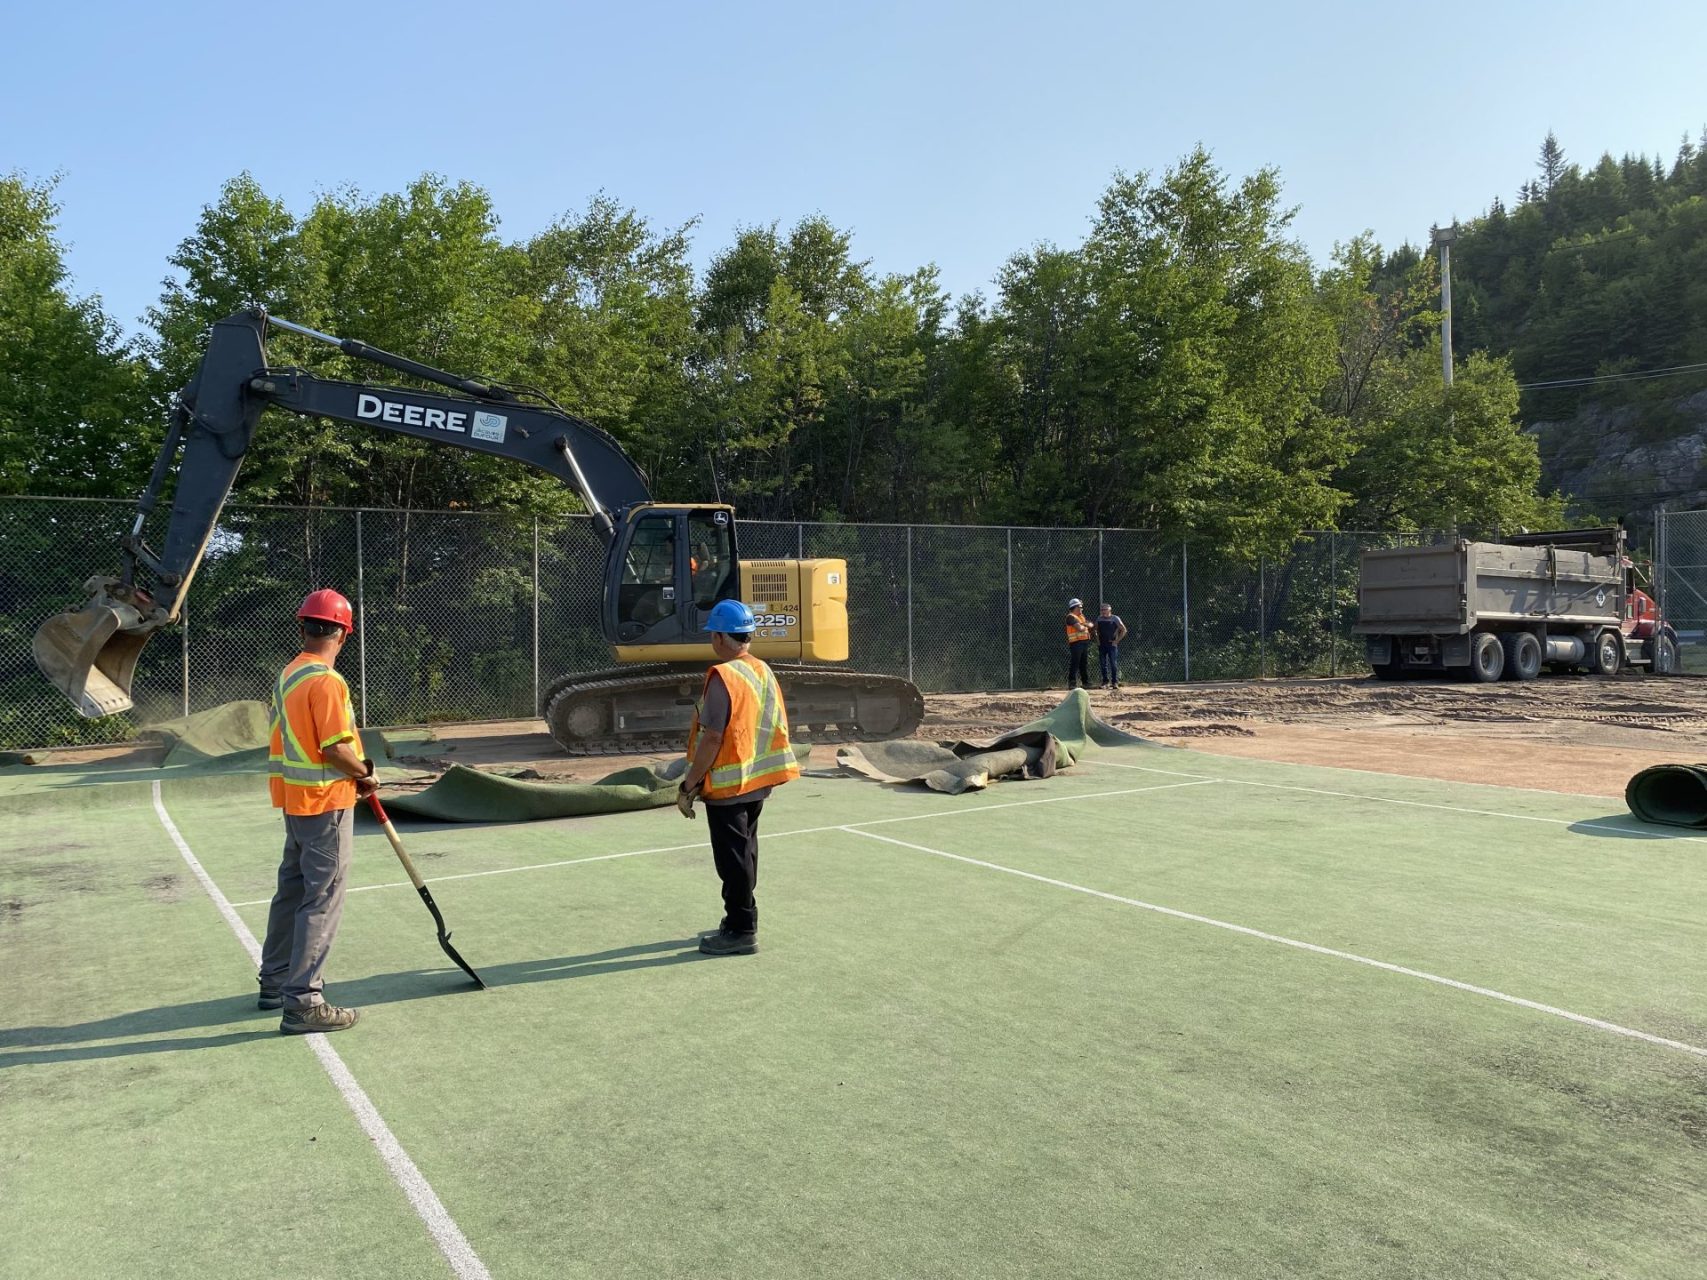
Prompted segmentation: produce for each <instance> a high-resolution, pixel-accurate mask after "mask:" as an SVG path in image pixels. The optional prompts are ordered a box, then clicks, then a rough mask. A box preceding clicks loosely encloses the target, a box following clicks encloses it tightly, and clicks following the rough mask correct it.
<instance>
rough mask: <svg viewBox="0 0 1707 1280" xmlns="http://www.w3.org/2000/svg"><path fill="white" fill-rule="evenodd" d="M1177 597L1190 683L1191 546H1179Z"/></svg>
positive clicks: (1186, 673)
mask: <svg viewBox="0 0 1707 1280" xmlns="http://www.w3.org/2000/svg"><path fill="white" fill-rule="evenodd" d="M1179 596H1180V609H1181V611H1182V612H1183V613H1184V615H1185V624H1184V626H1183V627H1181V629H1180V634H1181V636H1182V637H1183V638H1184V640H1185V678H1186V681H1187V683H1190V681H1191V544H1190V543H1188V542H1181V543H1180V544H1179Z"/></svg>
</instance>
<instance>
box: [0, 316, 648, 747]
mask: <svg viewBox="0 0 1707 1280" xmlns="http://www.w3.org/2000/svg"><path fill="white" fill-rule="evenodd" d="M269 326H273V327H277V328H282V329H286V330H288V331H290V332H293V333H297V334H301V335H303V336H306V337H309V338H313V339H315V340H317V341H321V342H326V343H329V344H331V345H333V346H336V347H338V348H339V349H340V350H341V351H343V352H344V354H346V355H348V356H351V357H353V358H356V359H359V360H364V361H367V362H369V363H373V364H378V365H382V366H385V367H387V368H391V369H396V370H397V371H398V372H401V373H406V374H409V375H410V376H411V377H415V378H419V379H421V380H423V381H427V382H434V383H438V384H439V385H441V386H445V387H448V388H450V389H451V390H453V391H455V392H457V393H458V394H457V395H456V396H443V395H436V394H433V393H431V392H426V391H420V390H417V389H414V388H401V387H386V386H374V385H369V384H366V383H356V382H344V381H339V380H337V379H331V378H322V377H319V376H317V375H315V374H312V373H309V372H307V371H306V370H303V369H297V368H273V367H270V366H269V365H268V364H267V355H266V334H267V329H268V327H269ZM269 408H277V409H283V410H286V411H287V412H292V413H296V414H300V415H303V416H309V417H319V418H333V419H336V420H337V421H340V422H348V423H353V424H356V425H358V426H367V427H372V428H375V429H377V430H381V431H389V432H392V433H395V434H398V435H407V436H414V437H416V438H418V439H424V440H429V441H432V442H434V443H437V444H448V445H451V446H453V447H456V448H462V449H470V450H473V451H474V452H477V453H486V454H491V455H493V456H496V457H500V458H508V459H510V460H512V461H514V462H520V463H523V464H525V465H527V466H531V467H535V468H537V469H539V470H541V471H545V472H548V473H549V474H551V475H554V476H556V477H557V478H558V479H559V480H561V481H563V483H565V484H567V485H569V486H570V487H571V488H573V489H574V490H575V491H576V492H577V493H578V494H580V496H581V500H582V502H583V503H584V504H585V505H586V507H587V510H588V512H589V513H591V515H592V517H593V522H594V524H595V525H597V527H598V528H599V531H600V533H601V534H602V535H603V536H604V537H605V538H606V540H607V541H608V540H609V539H610V538H611V537H612V536H613V535H614V531H615V521H616V519H617V516H618V514H619V513H620V512H621V511H622V510H623V509H624V508H626V507H629V506H631V505H634V504H638V503H645V502H648V501H649V500H650V498H651V494H650V492H649V490H648V489H647V485H646V478H645V476H643V475H642V474H641V472H640V470H639V468H637V467H636V466H635V465H634V463H633V462H631V461H630V460H629V458H628V456H627V455H626V454H625V453H623V451H622V446H621V445H619V444H617V442H616V441H615V440H614V439H612V438H611V437H610V436H609V435H607V434H606V433H605V432H603V431H601V430H599V429H598V428H597V427H595V426H593V425H592V424H591V423H589V422H584V421H582V420H581V419H579V418H576V417H574V416H572V415H570V414H567V413H565V412H563V411H562V410H561V409H559V408H557V407H556V406H555V405H551V406H543V405H540V404H535V403H531V402H529V401H526V400H524V399H522V398H521V395H520V394H519V393H516V392H513V391H510V390H507V389H505V388H502V387H498V386H495V385H493V384H491V383H487V382H481V381H478V380H476V379H472V378H463V377H459V376H458V375H456V374H453V373H448V372H446V371H444V370H442V369H435V368H433V367H432V366H431V365H425V364H421V363H420V362H418V361H415V360H410V359H407V358H406V357H403V356H398V355H393V354H392V353H390V352H388V351H381V350H380V349H378V348H377V347H371V346H368V345H367V344H366V343H363V342H356V341H354V340H352V339H346V338H336V337H333V336H332V335H330V334H325V333H321V332H319V331H318V330H315V329H310V328H307V327H306V326H304V325H298V324H293V323H291V322H290V321H288V320H280V319H277V318H276V317H269V316H268V315H267V314H266V313H265V312H263V311H259V310H254V311H242V312H238V313H237V314H236V315H233V316H229V317H227V318H226V319H224V320H221V321H220V322H219V323H218V324H215V325H214V326H213V328H212V331H211V333H210V335H209V339H208V345H207V349H206V351H205V352H204V353H203V355H202V361H201V364H200V366H199V367H198V368H197V370H196V374H195V376H194V377H193V378H192V379H191V380H190V382H189V385H188V386H186V387H185V388H184V389H183V390H182V391H181V392H180V393H179V394H178V396H177V398H176V400H175V402H174V404H173V408H172V419H171V422H170V424H169V427H168V430H167V433H166V439H165V441H164V442H163V443H162V444H161V447H160V453H159V455H158V456H157V457H156V458H155V461H154V470H153V474H152V475H151V476H150V477H149V481H148V487H147V488H146V489H145V490H144V491H143V494H142V497H141V499H140V500H139V501H138V503H137V512H136V519H135V521H134V523H133V524H132V526H131V531H130V533H129V534H127V535H126V536H125V537H124V538H123V540H122V541H121V543H120V556H121V564H122V568H121V570H120V572H119V574H118V575H117V576H115V577H95V578H91V579H90V580H89V581H88V582H87V583H86V584H85V591H86V592H87V595H86V597H85V600H84V602H83V603H82V604H81V605H77V606H74V607H73V608H71V609H68V610H66V611H65V612H64V613H60V614H56V615H55V616H53V617H52V618H49V619H48V620H47V621H46V622H44V623H43V624H42V625H41V626H40V627H39V628H38V629H37V631H36V633H35V636H34V637H33V639H32V640H31V644H30V649H31V653H32V654H33V656H34V657H35V661H36V666H37V667H38V668H40V670H41V673H42V675H44V676H45V677H46V678H47V679H48V681H49V682H50V683H51V684H52V685H53V686H54V687H55V688H56V689H58V690H59V691H60V692H61V693H63V694H64V695H65V696H66V698H68V699H69V700H70V702H71V705H72V706H73V707H75V708H76V710H77V711H78V713H79V714H81V715H84V716H88V717H91V718H92V717H96V716H108V715H114V714H116V713H118V712H120V711H125V710H128V709H129V708H130V706H131V705H132V703H131V696H130V685H131V680H132V678H133V676H134V675H135V672H136V663H137V659H138V657H139V656H140V654H141V652H142V648H143V645H144V644H145V643H146V642H147V640H148V637H149V635H151V634H152V633H153V632H154V631H156V630H158V629H159V628H160V627H163V626H166V625H168V624H169V623H171V622H174V621H176V620H177V617H178V613H179V610H180V608H181V606H182V604H183V601H184V598H185V595H186V593H187V592H188V591H189V588H190V582H191V580H192V579H193V578H194V577H195V573H196V569H197V568H198V567H199V566H200V564H201V561H202V556H203V554H204V553H205V552H206V550H207V544H208V539H209V538H210V537H212V536H213V531H214V529H215V527H216V526H217V525H218V522H219V512H220V509H221V508H222V507H223V506H224V505H225V499H226V496H227V495H228V494H229V493H230V492H231V486H232V484H233V483H234V482H235V481H236V479H237V471H238V468H239V467H240V466H241V465H242V463H243V457H244V455H245V454H246V453H247V452H248V449H249V443H250V440H251V439H252V438H253V436H254V433H255V429H256V425H257V424H258V422H259V421H260V417H261V415H262V413H263V412H265V411H266V410H267V409H269ZM174 462H176V464H177V465H176V468H175V470H176V474H177V489H176V491H175V493H174V495H173V500H172V512H171V518H170V520H169V521H168V523H167V526H166V534H165V541H164V543H163V544H162V547H161V549H160V550H159V551H158V552H157V551H155V550H154V548H152V547H150V546H149V545H148V543H147V542H145V541H144V540H143V527H144V525H145V523H146V521H147V519H148V516H149V515H150V514H151V513H152V512H153V510H154V508H155V505H156V503H157V502H158V501H159V498H160V495H161V493H162V491H163V489H164V487H165V483H166V480H167V478H168V476H169V475H170V474H172V473H173V471H174V466H173V464H174Z"/></svg>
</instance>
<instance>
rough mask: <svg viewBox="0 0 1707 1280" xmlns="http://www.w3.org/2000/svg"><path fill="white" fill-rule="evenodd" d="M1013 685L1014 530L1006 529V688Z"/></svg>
mask: <svg viewBox="0 0 1707 1280" xmlns="http://www.w3.org/2000/svg"><path fill="white" fill-rule="evenodd" d="M1013 687H1014V531H1013V529H1012V528H1009V529H1008V688H1010V689H1012V688H1013Z"/></svg>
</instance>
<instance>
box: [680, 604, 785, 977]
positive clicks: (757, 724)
mask: <svg viewBox="0 0 1707 1280" xmlns="http://www.w3.org/2000/svg"><path fill="white" fill-rule="evenodd" d="M705 626H706V630H707V631H709V632H710V633H711V648H712V652H713V653H715V654H716V656H717V662H716V664H715V665H713V666H712V668H711V669H710V670H709V671H707V672H706V673H705V687H704V690H703V692H702V693H701V695H700V700H699V703H698V705H697V706H696V707H695V708H694V714H693V723H692V726H691V727H690V729H689V731H688V747H687V755H688V767H687V772H686V773H685V774H683V776H682V782H681V788H680V794H679V796H678V797H677V801H676V805H677V808H679V809H681V811H682V812H683V813H684V814H686V815H687V816H689V817H692V816H693V801H694V799H695V798H696V797H700V798H703V799H704V800H705V821H706V825H707V827H709V828H710V832H711V857H712V862H713V864H714V865H715V866H716V867H717V876H718V879H719V880H721V881H722V882H723V919H722V921H721V922H720V923H719V925H718V927H717V930H716V931H715V932H713V933H708V934H705V935H704V936H702V937H701V938H700V942H699V949H700V950H701V951H703V952H704V953H705V954H706V955H708V956H747V955H752V954H753V953H754V952H755V951H757V950H758V949H759V940H758V932H759V907H758V902H757V901H756V899H755V897H754V891H755V890H756V889H757V888H758V884H759V814H760V812H761V811H762V810H763V809H764V807H765V798H766V797H767V796H769V795H770V793H771V791H772V790H774V789H775V788H776V787H779V786H781V785H782V784H783V783H785V782H789V781H792V780H793V779H795V778H798V777H799V776H800V766H799V764H797V763H796V762H795V759H794V752H793V751H792V750H791V748H790V747H789V742H788V712H787V710H786V709H785V708H784V706H783V703H782V689H781V687H780V686H779V685H778V684H777V680H776V676H775V675H774V674H773V673H772V671H771V669H770V667H769V666H767V665H766V664H765V663H763V662H761V661H760V660H759V659H757V658H755V657H754V656H753V655H752V653H751V645H752V642H753V630H754V627H755V622H754V618H753V611H752V610H751V609H749V608H748V607H747V606H746V605H744V604H742V603H741V602H740V601H739V600H722V601H719V602H718V604H717V606H716V608H714V609H712V611H711V614H710V616H708V617H707V618H706V622H705Z"/></svg>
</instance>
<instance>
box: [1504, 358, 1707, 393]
mask: <svg viewBox="0 0 1707 1280" xmlns="http://www.w3.org/2000/svg"><path fill="white" fill-rule="evenodd" d="M1704 370H1707V361H1704V362H1702V363H1700V364H1678V365H1672V366H1671V367H1670V368H1668V369H1648V370H1645V371H1641V372H1631V373H1599V374H1594V375H1592V376H1589V377H1583V378H1557V379H1555V380H1553V381H1552V382H1520V383H1518V384H1517V389H1518V390H1519V391H1539V390H1541V389H1542V388H1544V387H1586V386H1589V385H1591V384H1592V383H1596V382H1643V381H1645V380H1647V379H1648V378H1679V377H1683V376H1684V375H1686V374H1691V373H1700V372H1702V371H1704Z"/></svg>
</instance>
